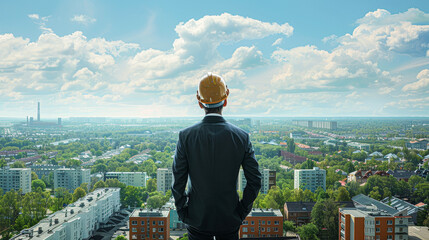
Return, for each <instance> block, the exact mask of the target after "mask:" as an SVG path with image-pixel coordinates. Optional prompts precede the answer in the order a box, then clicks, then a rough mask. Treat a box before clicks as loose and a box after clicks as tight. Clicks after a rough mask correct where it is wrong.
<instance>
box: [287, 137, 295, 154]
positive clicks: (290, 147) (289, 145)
mask: <svg viewBox="0 0 429 240" xmlns="http://www.w3.org/2000/svg"><path fill="white" fill-rule="evenodd" d="M287 151H288V152H290V153H294V152H295V142H294V140H293V138H290V139H289V141H287Z"/></svg>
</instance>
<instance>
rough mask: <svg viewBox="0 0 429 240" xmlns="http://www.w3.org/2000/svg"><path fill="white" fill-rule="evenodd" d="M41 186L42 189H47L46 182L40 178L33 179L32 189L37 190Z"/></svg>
mask: <svg viewBox="0 0 429 240" xmlns="http://www.w3.org/2000/svg"><path fill="white" fill-rule="evenodd" d="M39 187H40V188H41V189H42V191H45V189H46V184H45V182H43V181H42V180H40V179H36V180H33V181H31V190H32V191H37V189H38V188H39Z"/></svg>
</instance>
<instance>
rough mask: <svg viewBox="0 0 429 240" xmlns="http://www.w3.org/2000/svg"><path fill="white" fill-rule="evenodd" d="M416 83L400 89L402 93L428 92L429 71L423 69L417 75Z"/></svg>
mask: <svg viewBox="0 0 429 240" xmlns="http://www.w3.org/2000/svg"><path fill="white" fill-rule="evenodd" d="M417 79H418V81H417V82H413V83H409V84H407V85H405V86H404V87H403V88H402V91H417V90H429V88H427V87H428V86H429V69H424V70H422V71H420V72H419V74H418V75H417Z"/></svg>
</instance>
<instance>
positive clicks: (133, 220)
mask: <svg viewBox="0 0 429 240" xmlns="http://www.w3.org/2000/svg"><path fill="white" fill-rule="evenodd" d="M129 227H130V230H129V231H130V232H129V236H130V239H145V240H155V239H170V210H169V209H135V210H134V211H133V212H132V213H131V215H130V218H129Z"/></svg>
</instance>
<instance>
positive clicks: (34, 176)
mask: <svg viewBox="0 0 429 240" xmlns="http://www.w3.org/2000/svg"><path fill="white" fill-rule="evenodd" d="M36 179H39V176H37V174H36V173H35V172H33V171H31V181H33V180H36Z"/></svg>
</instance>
